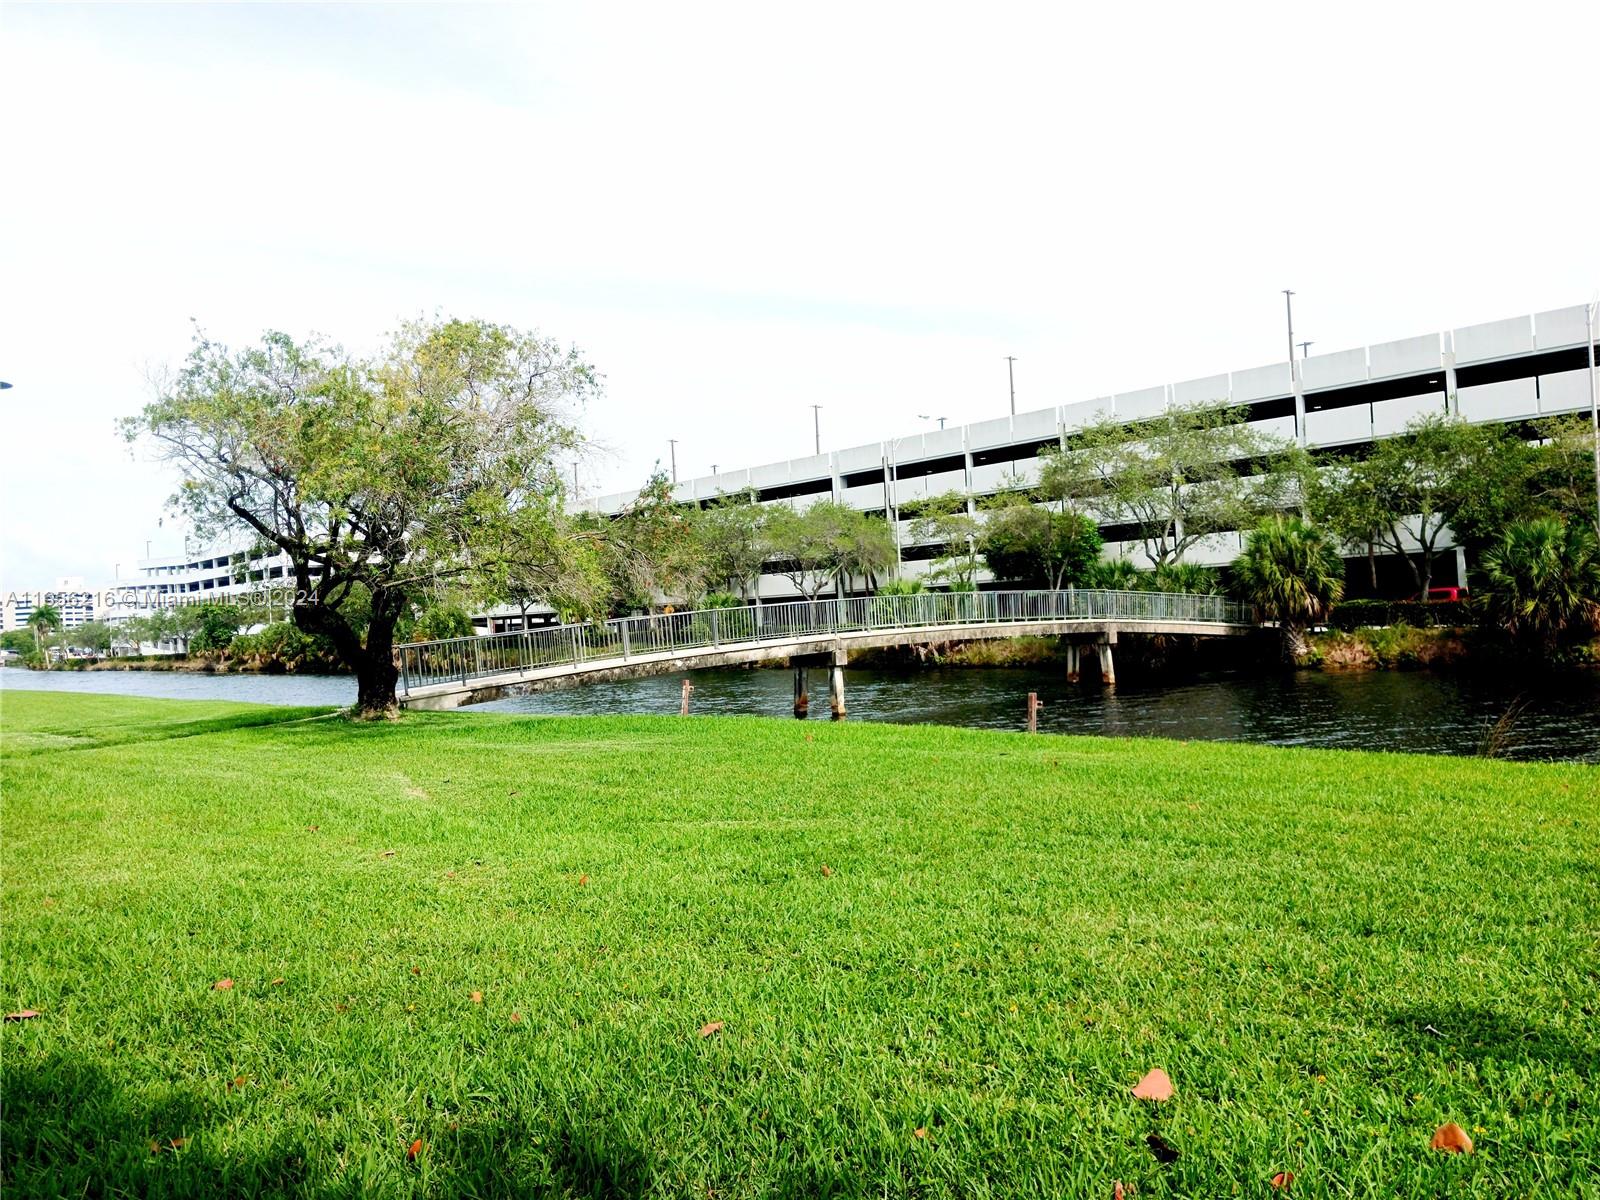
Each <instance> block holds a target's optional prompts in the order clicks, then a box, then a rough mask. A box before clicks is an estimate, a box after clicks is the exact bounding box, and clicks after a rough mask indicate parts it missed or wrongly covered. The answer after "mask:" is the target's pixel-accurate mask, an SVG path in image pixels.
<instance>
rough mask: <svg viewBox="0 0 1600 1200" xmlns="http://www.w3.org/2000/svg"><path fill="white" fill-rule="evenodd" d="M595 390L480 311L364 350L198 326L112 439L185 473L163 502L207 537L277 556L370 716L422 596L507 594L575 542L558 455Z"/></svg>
mask: <svg viewBox="0 0 1600 1200" xmlns="http://www.w3.org/2000/svg"><path fill="white" fill-rule="evenodd" d="M597 387H598V376H597V375H596V374H595V372H594V371H593V369H592V368H591V367H589V366H588V365H587V364H586V363H584V362H583V361H582V360H581V359H580V358H579V357H578V355H577V352H576V351H574V350H570V349H569V350H563V349H562V348H561V347H560V346H559V345H558V344H557V343H555V342H554V341H552V340H550V339H548V338H541V337H539V336H537V335H535V334H529V333H523V332H521V331H518V330H515V329H512V328H509V327H507V326H502V325H492V324H489V323H487V322H483V321H457V320H439V321H432V322H426V321H413V322H408V323H406V324H404V325H402V326H401V328H400V329H399V331H398V332H397V333H395V334H394V335H393V336H392V337H391V339H390V340H389V342H388V344H387V345H386V347H385V348H384V350H383V351H382V352H381V353H380V354H378V355H377V356H375V357H373V358H370V359H354V358H351V357H350V356H348V355H346V354H345V353H344V352H343V351H341V350H340V349H339V348H338V347H336V346H332V345H329V344H327V343H325V342H322V341H319V340H317V339H310V340H308V341H305V342H295V341H294V340H293V339H291V338H290V337H288V336H287V335H285V334H281V333H269V334H267V335H266V336H265V337H264V338H263V339H262V341H261V343H260V344H259V345H258V346H254V347H251V348H248V349H245V350H241V351H230V350H228V349H227V348H226V347H223V346H219V345H217V344H215V343H213V342H210V341H208V340H206V339H205V338H204V337H198V338H197V340H196V343H195V346H194V349H193V351H192V353H191V354H190V356H189V360H188V362H187V364H186V365H185V366H184V368H183V369H182V370H181V371H180V372H179V373H178V374H177V376H176V378H175V379H174V380H173V381H172V383H171V385H170V386H168V387H166V388H165V389H164V390H163V392H162V394H161V395H160V396H159V397H158V398H157V399H156V400H155V401H154V402H153V403H151V404H149V405H147V406H146V407H145V409H144V411H143V412H142V413H141V414H140V415H138V416H137V417H132V418H129V419H128V420H126V421H125V422H123V430H124V433H125V435H126V436H127V437H128V438H129V439H130V440H136V439H137V440H144V441H146V442H148V443H149V444H150V445H151V446H153V447H154V449H155V451H156V453H157V454H158V456H159V457H160V458H162V459H163V460H164V461H166V462H167V463H169V464H170V465H171V466H172V467H173V468H174V469H176V470H177V471H178V472H179V474H180V475H181V476H182V486H181V487H180V489H179V491H178V493H177V495H176V496H175V497H174V505H175V507H177V508H178V509H179V510H180V511H182V512H183V513H184V514H185V515H187V516H188V518H189V519H190V520H191V522H192V523H193V524H194V526H195V529H196V531H197V533H198V534H199V535H200V536H201V537H202V538H213V537H218V536H221V535H224V534H228V535H232V534H237V533H240V532H242V533H244V534H246V535H247V536H250V537H251V538H253V539H255V540H256V542H257V544H258V545H259V546H262V547H273V548H276V549H277V550H280V551H282V552H283V553H284V554H286V555H287V556H288V558H289V560H290V563H291V566H292V572H293V580H292V583H293V586H294V588H295V589H296V590H297V591H298V592H299V593H300V597H299V599H298V600H297V602H296V604H295V606H294V610H293V616H294V621H295V624H296V625H297V626H298V627H299V628H300V629H301V630H302V631H303V632H306V633H310V634H318V635H321V636H324V637H326V638H328V640H329V641H330V642H331V643H332V645H333V646H334V648H335V650H336V651H337V653H338V654H339V657H340V658H341V659H342V660H343V661H344V662H346V663H347V664H349V665H350V667H351V668H352V669H353V670H354V671H355V673H356V677H357V682H358V695H359V699H358V707H359V708H360V709H361V710H362V711H363V712H368V713H374V712H388V711H392V709H393V706H394V691H395V683H396V678H397V671H396V668H395V665H394V661H393V658H392V654H391V651H392V648H393V644H394V636H395V628H396V625H397V624H398V622H399V621H400V619H401V618H402V617H403V616H404V615H405V614H406V613H407V612H408V611H409V610H410V608H411V606H412V605H413V603H414V602H415V601H416V600H417V599H418V598H419V597H420V596H423V595H426V594H429V593H431V592H433V591H436V590H437V589H438V588H439V587H440V586H441V585H443V584H460V585H462V586H468V587H480V588H482V589H483V590H485V591H503V590H505V589H507V588H508V587H510V586H511V583H512V581H513V580H514V579H517V578H519V577H527V576H530V575H535V574H537V573H539V572H546V573H557V572H552V571H551V567H550V564H552V563H559V562H560V561H561V560H562V558H563V557H564V556H567V555H570V554H572V553H573V552H574V550H573V548H574V547H575V546H577V545H580V544H581V542H580V540H579V539H575V538H571V537H568V536H567V534H568V532H569V524H568V521H567V518H566V515H565V514H566V504H565V496H566V493H565V490H564V486H563V482H562V480H563V472H562V471H561V470H560V469H559V465H558V461H557V460H558V458H560V459H563V460H564V459H566V458H569V457H570V456H571V455H572V454H573V453H574V452H576V451H577V449H578V447H579V438H578V434H577V432H576V430H575V428H574V426H573V425H572V422H571V419H570V417H569V415H568V414H569V410H570V408H571V406H572V405H573V404H574V402H576V401H579V400H582V399H583V398H585V397H587V396H588V395H590V394H592V393H593V392H594V391H595V390H596V389H597ZM358 592H360V593H364V596H363V597H362V598H361V602H360V610H361V612H362V615H363V617H364V623H363V627H362V628H360V629H358V628H357V627H356V625H355V624H354V623H353V622H352V620H351V619H350V616H349V610H348V609H347V607H346V602H347V601H349V600H351V599H352V598H353V597H354V596H355V594H356V593H358Z"/></svg>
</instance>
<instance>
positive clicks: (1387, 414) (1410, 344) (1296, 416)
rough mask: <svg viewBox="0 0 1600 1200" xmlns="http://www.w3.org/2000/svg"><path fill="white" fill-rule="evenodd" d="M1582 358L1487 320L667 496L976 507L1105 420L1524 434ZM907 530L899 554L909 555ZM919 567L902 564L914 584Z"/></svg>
mask: <svg viewBox="0 0 1600 1200" xmlns="http://www.w3.org/2000/svg"><path fill="white" fill-rule="evenodd" d="M1587 357H1588V346H1587V330H1586V324H1585V310H1584V306H1583V305H1573V306H1570V307H1567V308H1558V309H1551V310H1548V311H1546V312H1539V313H1532V314H1529V315H1526V316H1519V317H1511V318H1506V319H1503V320H1498V321H1489V322H1486V323H1484V324H1480V325H1470V326H1466V327H1463V328H1460V329H1454V330H1448V331H1441V332H1435V333H1428V334H1423V335H1421V336H1417V337H1409V338H1402V339H1399V340H1397V341H1391V342H1382V343H1378V344H1375V345H1371V346H1364V347H1357V348H1354V349H1350V350H1342V351H1335V352H1332V353H1327V354H1318V355H1313V356H1311V357H1309V358H1304V359H1300V360H1297V361H1295V362H1294V363H1293V364H1292V365H1291V364H1290V363H1288V362H1278V363H1268V364H1265V365H1263V366H1257V367H1250V368H1245V369H1242V370H1236V371H1229V372H1226V373H1222V374H1214V375H1208V376H1201V377H1197V378H1195V379H1190V380H1184V381H1181V382H1177V383H1168V384H1161V385H1157V386H1152V387H1143V388H1135V389H1132V390H1129V391H1126V392H1119V393H1116V394H1114V395H1111V396H1104V397H1099V398H1096V399H1089V400H1083V401H1077V402H1072V403H1067V404H1061V405H1056V406H1054V407H1051V408H1044V409H1038V410H1035V411H1032V412H1022V413H1017V414H1016V415H1015V416H1003V417H997V418H994V419H992V420H987V421H980V422H976V423H973V424H970V425H961V426H951V427H948V428H945V429H942V430H924V431H920V432H915V433H909V434H906V435H905V436H904V437H900V438H895V439H891V440H889V441H884V442H873V443H869V444H867V445H863V446H851V447H848V448H846V449H843V450H836V451H833V452H831V453H827V454H821V455H811V456H807V457H805V458H798V459H791V460H789V461H786V462H775V463H765V464H762V465H759V466H753V467H749V468H741V469H736V470H729V471H723V472H721V473H719V474H716V475H705V476H699V477H697V478H694V479H685V480H681V481H680V482H679V483H677V484H676V485H675V487H674V495H675V496H676V497H677V498H678V499H679V500H680V501H683V502H685V503H698V504H705V503H707V502H709V501H712V500H715V499H716V498H717V497H719V496H722V495H725V494H728V493H733V492H738V491H742V490H744V489H746V488H754V489H756V491H757V494H758V497H759V499H760V500H761V501H762V502H764V503H789V504H797V505H805V504H808V503H810V502H811V501H813V500H816V499H825V498H829V499H836V500H838V501H840V502H842V503H845V504H848V505H850V506H852V507H854V508H858V509H861V510H863V511H868V512H887V510H888V509H889V508H891V507H898V506H899V505H900V504H902V503H904V502H906V501H908V500H910V499H913V498H916V497H920V496H925V495H931V494H937V493H939V492H945V491H958V492H966V493H969V494H974V495H983V494H987V493H992V492H995V491H999V490H1002V489H1004V488H1006V487H1007V486H1014V482H1015V481H1018V480H1020V481H1022V482H1027V481H1028V480H1029V479H1030V478H1031V477H1032V476H1033V475H1034V474H1035V473H1036V472H1037V457H1036V456H1037V453H1038V450H1039V448H1040V447H1041V446H1043V445H1048V444H1060V443H1063V442H1064V441H1065V439H1066V438H1067V437H1068V436H1069V435H1070V434H1071V433H1072V432H1073V430H1075V429H1079V428H1082V427H1083V426H1085V425H1086V424H1089V423H1090V422H1091V421H1094V420H1096V419H1098V418H1100V417H1102V416H1107V415H1109V416H1112V417H1116V418H1122V419H1126V420H1130V421H1131V420H1137V419H1138V418H1141V417H1148V416H1152V415H1154V414H1156V413H1160V412H1163V411H1166V410H1167V409H1169V408H1172V407H1174V406H1186V405H1191V404H1204V403H1216V404H1226V405H1234V406H1239V407H1242V408H1244V409H1245V416H1246V420H1247V421H1248V422H1249V423H1250V424H1251V425H1252V426H1254V427H1256V428H1259V429H1261V430H1263V431H1265V432H1270V433H1274V434H1278V435H1280V436H1283V437H1285V438H1289V439H1293V440H1295V441H1298V442H1299V443H1300V444H1301V445H1304V446H1307V447H1310V448H1312V449H1333V448H1337V447H1354V446H1359V445H1361V444H1363V443H1367V442H1371V441H1372V440H1374V439H1376V438H1383V437H1389V436H1392V435H1394V434H1396V433H1399V432H1401V431H1402V430H1403V429H1404V428H1405V425H1406V423H1407V422H1409V421H1411V420H1413V419H1414V418H1416V417H1418V416H1420V415H1424V414H1427V413H1447V412H1451V411H1459V413H1460V415H1461V416H1462V417H1464V418H1466V419H1468V420H1471V421H1482V422H1502V423H1506V422H1525V421H1530V420H1533V419H1537V418H1539V417H1546V416H1552V415H1560V414H1569V413H1579V412H1587V411H1588V409H1589V404H1590V398H1589V387H1590V384H1589V371H1588V368H1587V365H1586V364H1587ZM637 495H638V492H637V491H627V492H619V493H614V494H611V495H606V496H600V497H598V498H596V499H594V500H592V501H590V502H589V504H588V507H589V508H591V509H594V510H595V511H598V512H600V513H604V514H614V513H617V512H620V511H621V510H622V509H623V508H625V507H626V506H627V505H628V504H630V503H631V502H632V501H633V500H634V499H635V498H636V497H637ZM908 525H909V523H908V522H902V523H901V526H902V528H901V539H902V541H901V544H902V545H910V544H911V542H910V540H909V538H910V535H909V529H908V528H907V526H908ZM1240 548H1241V539H1240V537H1239V535H1237V534H1224V535H1220V536H1218V537H1215V538H1212V539H1209V540H1208V542H1207V543H1206V544H1205V545H1203V546H1201V547H1199V548H1198V549H1197V551H1195V552H1192V553H1191V554H1189V555H1188V556H1187V557H1188V559H1189V560H1190V561H1194V562H1199V563H1202V564H1205V565H1210V566H1220V565H1225V564H1226V563H1228V562H1231V561H1232V560H1233V558H1234V557H1236V556H1237V554H1238V553H1239V550H1240ZM1106 552H1107V554H1108V555H1110V556H1115V555H1118V554H1127V555H1129V556H1130V557H1132V558H1133V559H1134V560H1135V562H1136V563H1139V564H1140V565H1144V562H1143V554H1142V551H1141V550H1140V548H1139V547H1138V545H1137V544H1134V543H1126V542H1119V541H1114V540H1111V539H1109V538H1108V541H1107V545H1106ZM925 571H926V563H924V562H919V561H915V560H913V561H908V562H906V563H905V564H904V568H903V570H902V574H906V575H911V576H918V575H922V574H924V573H925ZM761 594H762V596H763V597H771V598H774V599H777V598H785V597H788V596H792V595H793V594H794V589H793V587H792V586H791V585H790V584H789V583H788V581H786V580H784V579H782V578H781V577H779V576H776V575H767V576H765V577H763V580H762V586H761Z"/></svg>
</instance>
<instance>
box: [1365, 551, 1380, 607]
mask: <svg viewBox="0 0 1600 1200" xmlns="http://www.w3.org/2000/svg"><path fill="white" fill-rule="evenodd" d="M1367 575H1368V576H1369V577H1370V579H1371V581H1372V594H1373V595H1374V596H1376V595H1377V594H1378V551H1377V548H1376V547H1374V546H1373V544H1372V539H1371V538H1368V539H1367Z"/></svg>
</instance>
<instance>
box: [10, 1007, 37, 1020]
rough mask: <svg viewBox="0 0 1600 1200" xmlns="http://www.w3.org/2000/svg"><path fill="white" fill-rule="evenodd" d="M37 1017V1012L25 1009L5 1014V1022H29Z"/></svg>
mask: <svg viewBox="0 0 1600 1200" xmlns="http://www.w3.org/2000/svg"><path fill="white" fill-rule="evenodd" d="M38 1015H39V1014H38V1013H37V1012H35V1011H34V1010H33V1009H31V1008H25V1009H23V1010H22V1011H21V1012H14V1013H7V1014H6V1020H8V1021H31V1020H33V1019H34V1018H35V1017H37V1016H38Z"/></svg>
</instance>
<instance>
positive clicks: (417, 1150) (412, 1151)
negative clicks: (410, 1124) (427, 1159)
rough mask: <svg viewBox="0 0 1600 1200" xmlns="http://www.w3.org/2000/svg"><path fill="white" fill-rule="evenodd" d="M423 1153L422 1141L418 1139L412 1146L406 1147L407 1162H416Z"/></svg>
mask: <svg viewBox="0 0 1600 1200" xmlns="http://www.w3.org/2000/svg"><path fill="white" fill-rule="evenodd" d="M421 1153H422V1139H421V1138H418V1139H417V1140H416V1141H414V1142H412V1143H411V1145H409V1146H407V1147H406V1161H407V1162H414V1161H415V1160H416V1157H417V1155H419V1154H421Z"/></svg>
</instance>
